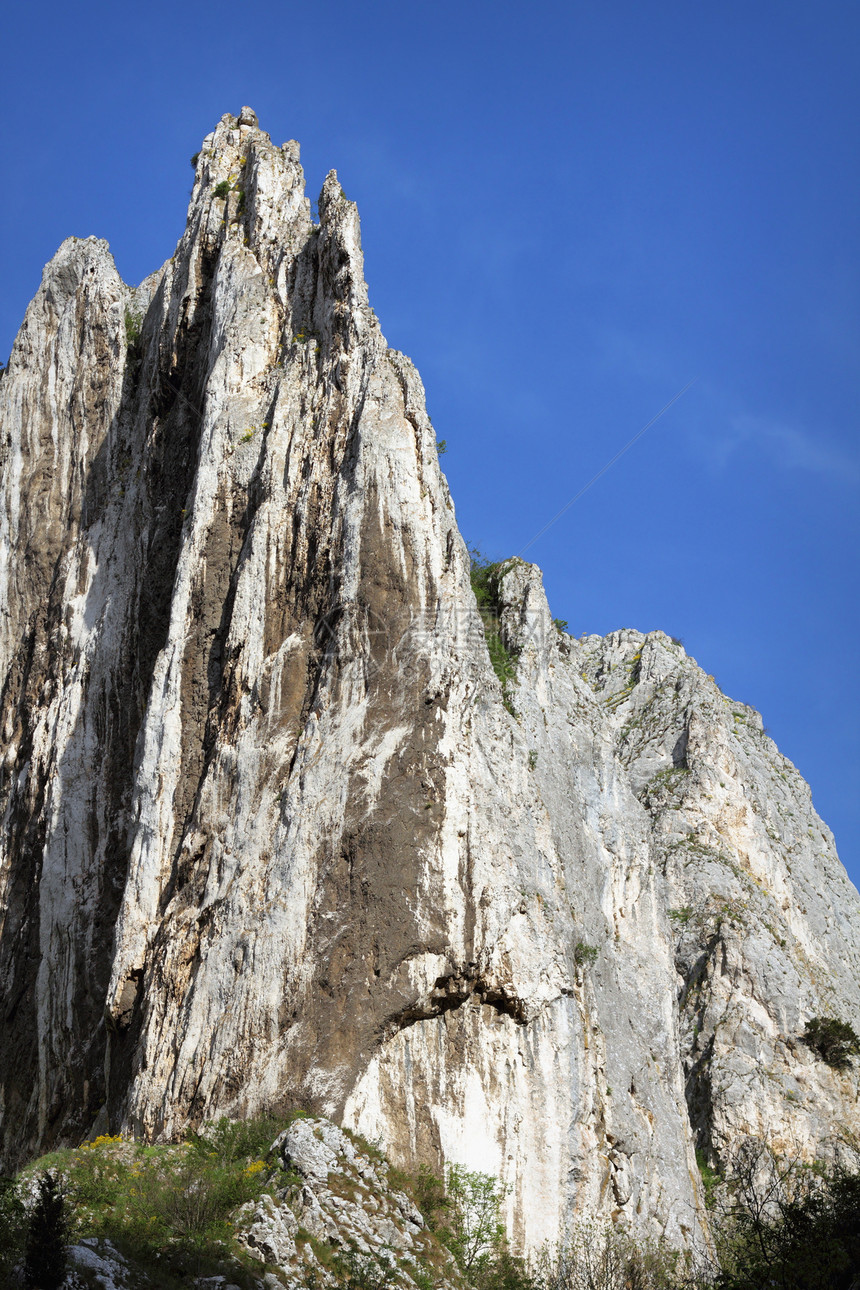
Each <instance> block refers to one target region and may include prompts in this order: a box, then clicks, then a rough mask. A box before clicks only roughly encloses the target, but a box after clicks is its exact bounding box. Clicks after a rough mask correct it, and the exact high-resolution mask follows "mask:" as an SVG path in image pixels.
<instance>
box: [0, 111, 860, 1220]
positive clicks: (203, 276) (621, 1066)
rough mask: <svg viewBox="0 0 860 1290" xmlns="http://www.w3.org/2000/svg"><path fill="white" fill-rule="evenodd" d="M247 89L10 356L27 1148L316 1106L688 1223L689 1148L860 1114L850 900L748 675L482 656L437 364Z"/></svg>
mask: <svg viewBox="0 0 860 1290" xmlns="http://www.w3.org/2000/svg"><path fill="white" fill-rule="evenodd" d="M319 213H320V223H319V225H314V224H313V223H312V221H311V214H310V207H309V203H308V201H307V199H306V197H305V196H304V179H303V175H302V171H301V168H300V166H299V161H298V146H297V145H296V144H295V143H288V144H285V145H284V146H283V147H282V148H277V147H274V146H273V145H272V143H271V142H270V140H269V138H268V136H267V135H266V134H264V133H263V132H262V131H261V130H260V129H259V128H258V127H257V124H256V118H255V117H254V115H253V113H251V112H250V111H249V110H245V111H243V113H242V115H241V116H240V117H239V118H238V119H237V118H234V117H230V116H226V117H224V118H223V119H222V121H221V122H220V124H219V125H218V127H217V129H216V130H215V131H214V133H213V134H211V135H209V136H208V137H207V138H206V140H204V143H203V147H202V150H201V152H200V154H199V158H198V161H197V171H196V177H195V184H194V189H193V193H192V198H191V204H190V207H189V215H188V223H187V227H186V231H185V234H184V235H183V237H182V239H181V241H180V243H179V245H178V246H177V249H176V252H175V254H174V255H173V257H172V258H171V259H170V260H169V261H168V262H167V263H166V264H165V265H164V266H163V268H162V269H161V270H159V272H158V273H156V274H154V275H153V276H152V277H151V278H149V279H147V281H146V282H145V283H143V284H142V285H141V286H140V287H139V288H137V289H136V290H132V289H129V288H127V287H126V286H124V285H123V283H122V282H121V281H120V279H119V277H118V275H117V272H116V269H115V267H114V264H113V261H112V259H111V257H110V254H109V251H108V248H107V246H106V244H105V243H104V242H100V241H97V240H96V239H94V238H89V239H86V240H78V239H69V240H68V241H66V242H65V243H64V244H63V246H62V247H61V248H60V250H59V251H58V253H57V255H56V256H55V258H54V259H53V260H52V261H51V263H50V264H49V265H48V267H47V268H46V270H45V274H44V278H43V282H42V286H41V288H40V290H39V292H38V294H37V296H36V298H35V300H34V301H33V303H32V305H31V306H30V308H29V310H28V311H27V315H26V318H25V321H24V325H23V327H22V329H21V332H20V334H19V336H18V339H17V341H16V344H15V348H14V350H13V353H12V357H11V360H10V364H9V368H8V372H7V374H6V375H5V376H4V377H3V379H2V382H0V407H2V412H0V418H2V421H0V424H2V432H3V437H2V454H3V456H2V464H3V473H2V497H1V498H0V685H2V693H0V705H2V711H0V721H2V741H3V743H2V752H3V771H2V776H3V777H2V801H0V809H2V834H0V846H2V852H0V920H2V921H0V983H2V1009H3V1014H2V1015H3V1021H2V1026H3V1032H2V1033H3V1042H2V1045H0V1082H2V1093H0V1097H2V1101H0V1113H2V1134H3V1150H4V1153H5V1159H6V1160H7V1162H13V1161H15V1160H16V1159H19V1158H20V1157H21V1156H22V1155H24V1154H26V1153H29V1152H32V1151H34V1150H36V1149H38V1148H43V1147H47V1146H50V1145H52V1144H54V1143H59V1142H66V1141H74V1140H76V1139H79V1138H80V1137H81V1136H83V1135H84V1134H86V1133H87V1132H89V1131H90V1130H91V1129H93V1127H97V1128H99V1129H101V1128H106V1127H110V1128H111V1129H113V1130H117V1129H120V1128H121V1129H123V1130H131V1129H134V1130H135V1131H138V1132H141V1133H143V1134H147V1135H171V1134H175V1133H179V1132H181V1131H182V1129H183V1128H184V1126H186V1125H187V1124H188V1123H196V1122H199V1121H200V1120H201V1119H203V1118H209V1117H211V1116H214V1115H216V1114H228V1115H233V1116H239V1115H242V1114H243V1113H246V1112H252V1111H255V1110H257V1109H260V1108H263V1107H266V1108H272V1109H277V1108H278V1107H287V1106H291V1105H295V1104H303V1105H306V1106H308V1107H310V1108H312V1109H314V1110H317V1111H319V1112H321V1113H323V1114H325V1115H328V1116H332V1117H334V1118H336V1119H339V1120H341V1121H343V1122H345V1123H347V1124H350V1125H352V1126H353V1127H355V1128H358V1129H360V1130H361V1131H363V1132H365V1133H366V1134H368V1136H370V1137H372V1138H376V1137H381V1138H382V1140H383V1142H384V1145H385V1147H386V1149H387V1150H388V1152H389V1153H390V1154H391V1155H392V1157H393V1158H394V1159H395V1160H397V1161H398V1162H400V1163H402V1164H414V1163H416V1162H417V1161H418V1160H425V1161H427V1162H429V1163H434V1164H436V1165H437V1166H438V1165H439V1164H440V1163H441V1161H442V1160H446V1159H447V1160H458V1161H463V1162H465V1163H467V1164H468V1165H469V1166H470V1167H473V1168H480V1169H484V1170H486V1171H488V1172H492V1173H495V1174H499V1175H500V1176H501V1178H502V1179H503V1181H504V1182H506V1183H508V1184H510V1186H511V1193H510V1197H509V1203H510V1216H511V1222H512V1226H513V1230H514V1235H515V1238H516V1239H517V1240H518V1241H520V1242H523V1243H525V1244H532V1245H534V1244H539V1243H540V1242H542V1241H544V1240H555V1239H556V1238H557V1237H558V1235H559V1234H560V1233H562V1232H563V1231H564V1228H565V1226H566V1224H568V1223H569V1222H570V1221H571V1220H572V1219H573V1217H574V1216H575V1215H576V1214H577V1213H578V1212H580V1211H583V1210H594V1209H602V1210H604V1211H607V1212H611V1213H612V1214H614V1215H616V1216H618V1217H625V1218H626V1219H627V1221H629V1222H630V1223H632V1224H634V1225H638V1226H641V1227H642V1228H643V1229H649V1230H651V1229H654V1228H658V1229H661V1230H665V1231H666V1232H667V1234H668V1235H669V1236H670V1238H671V1239H674V1240H678V1241H691V1240H694V1239H696V1238H697V1236H698V1234H700V1232H701V1230H702V1221H703V1220H702V1207H701V1196H700V1192H699V1183H698V1173H697V1169H696V1163H695V1156H694V1149H695V1148H696V1147H699V1148H700V1149H702V1150H704V1151H705V1152H706V1153H710V1155H711V1157H712V1159H716V1160H717V1161H719V1160H721V1159H725V1158H726V1156H727V1155H728V1154H730V1153H731V1151H732V1149H733V1147H734V1146H735V1145H737V1143H738V1142H739V1141H740V1140H741V1139H742V1138H743V1136H744V1135H746V1134H756V1135H764V1136H767V1137H769V1138H770V1139H771V1140H772V1141H773V1142H774V1143H775V1144H776V1145H777V1146H779V1145H782V1146H791V1145H797V1146H798V1147H799V1148H800V1149H801V1150H802V1151H803V1152H805V1153H806V1154H809V1155H814V1154H816V1153H821V1152H824V1153H829V1154H831V1155H838V1154H839V1153H840V1152H841V1153H843V1154H844V1153H850V1151H851V1150H852V1143H853V1145H854V1146H855V1147H856V1144H857V1134H858V1133H860V1115H858V1109H857V1108H858V1100H857V1098H858V1084H857V1074H856V1070H854V1069H849V1070H847V1071H844V1072H837V1071H833V1070H831V1069H830V1068H829V1067H826V1066H824V1065H823V1064H822V1063H821V1062H820V1061H817V1060H816V1059H815V1056H814V1054H813V1053H812V1052H811V1051H810V1050H809V1049H808V1048H806V1047H805V1046H804V1045H803V1043H802V1042H801V1041H800V1038H799V1036H800V1035H801V1033H802V1031H803V1027H804V1024H805V1022H806V1020H808V1018H809V1017H810V1016H812V1015H815V1014H827V1015H835V1016H839V1017H841V1018H843V1019H844V1020H848V1021H851V1022H852V1023H853V1024H855V1025H856V1026H860V995H858V988H857V980H858V969H860V901H859V900H858V896H857V893H856V891H855V890H854V889H853V887H851V885H850V883H849V882H848V880H847V878H846V876H845V874H844V870H842V868H841V866H840V865H839V862H838V859H837V858H836V855H835V851H834V848H833V841H832V838H831V836H830V834H829V833H828V831H827V830H826V828H825V827H824V826H823V825H822V824H821V822H820V821H819V820H818V817H817V816H816V815H815V813H814V811H813V810H812V805H811V801H810V798H809V791H808V789H807V787H806V785H805V784H804V782H803V781H802V779H801V778H800V777H799V775H798V774H797V772H796V771H795V770H794V768H793V767H791V765H790V763H788V762H787V761H786V760H785V759H784V758H782V757H781V756H780V755H779V753H778V752H777V751H776V749H775V747H774V746H773V744H772V743H771V741H770V740H769V739H767V737H766V736H765V735H763V733H762V731H761V723H760V720H759V719H758V717H757V716H756V714H755V713H753V712H752V711H751V709H748V708H745V707H744V706H743V705H740V704H736V703H732V702H731V701H729V700H728V699H726V698H725V697H724V696H723V695H721V694H720V692H719V690H718V689H717V687H716V686H715V685H714V684H713V681H712V680H711V679H710V678H706V677H705V676H704V674H703V673H702V672H701V671H700V670H699V668H698V667H697V666H696V664H695V663H694V662H693V660H691V659H689V658H687V657H686V655H685V654H684V652H683V650H682V649H681V648H680V647H678V646H677V645H675V644H673V643H672V642H671V641H670V640H669V638H667V637H665V636H663V634H662V633H660V632H657V633H652V634H650V635H649V636H642V635H640V634H639V633H636V632H620V633H615V634H613V635H612V636H610V637H607V638H606V639H602V638H597V637H583V638H581V639H580V640H579V641H575V640H572V639H571V638H570V637H568V636H566V635H564V634H561V633H559V632H557V631H556V629H555V628H554V627H553V625H552V621H551V619H550V616H549V611H548V608H547V605H546V599H545V597H544V594H543V590H542V587H541V580H540V574H539V571H538V570H537V569H535V568H534V567H533V566H529V565H525V564H523V563H522V562H516V561H512V562H510V563H509V564H508V565H507V566H505V570H504V575H503V577H502V578H501V584H500V601H501V606H502V620H503V624H504V630H505V633H506V637H507V640H508V643H509V645H510V647H511V648H512V649H513V650H516V651H518V672H517V681H518V683H517V685H516V686H515V687H514V690H513V700H514V705H515V707H516V710H517V715H516V717H515V716H514V715H512V714H511V713H510V712H509V711H508V710H506V707H505V705H504V703H503V696H502V692H501V688H500V686H499V684H498V682H497V680H496V678H495V675H494V673H493V670H492V668H491V666H490V662H489V657H488V654H487V650H486V645H485V643H484V637H483V629H482V626H481V621H480V618H479V617H478V614H477V612H476V607H475V602H474V597H473V595H472V592H471V588H470V583H469V561H468V556H467V552H466V550H465V547H464V544H463V542H462V539H461V538H460V535H459V532H458V530H457V527H456V522H455V519H454V512H453V507H452V505H451V500H450V496H449V493H448V488H447V484H446V482H445V479H444V477H443V475H442V474H441V472H440V470H439V464H438V460H437V454H436V447H435V433H434V431H433V429H432V427H431V425H430V423H429V421H428V418H427V415H426V412H425V410H424V395H423V390H422V387H421V382H420V380H419V377H418V375H417V373H416V372H415V369H414V368H413V367H412V365H411V364H410V362H409V361H408V359H406V358H404V357H403V356H402V355H401V354H398V353H396V352H395V351H393V350H390V349H389V348H388V347H387V345H386V342H385V339H384V337H383V336H382V333H381V332H380V329H379V325H378V322H377V320H376V317H375V315H374V314H373V311H372V310H371V309H370V308H369V306H368V303H367V289H366V286H365V283H364V277H363V269H362V257H361V247H360V240H359V225H358V215H357V211H356V208H355V206H354V205H353V204H352V203H350V202H349V201H348V200H347V199H346V197H345V196H344V194H343V192H342V191H341V189H340V187H339V184H338V182H337V177H336V175H335V174H334V172H332V173H331V174H330V175H329V176H328V178H327V179H326V182H325V185H324V187H323V191H322V194H321V197H320V201H319Z"/></svg>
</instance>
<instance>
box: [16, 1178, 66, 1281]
mask: <svg viewBox="0 0 860 1290" xmlns="http://www.w3.org/2000/svg"><path fill="white" fill-rule="evenodd" d="M67 1269H68V1262H67V1259H66V1207H65V1202H64V1200H63V1193H62V1191H61V1190H60V1186H59V1183H58V1182H57V1180H56V1178H55V1177H54V1175H53V1174H49V1173H46V1174H42V1177H41V1178H40V1179H39V1194H38V1196H37V1197H36V1204H35V1205H34V1206H33V1211H32V1213H31V1215H30V1223H29V1227H28V1231H27V1251H26V1255H25V1258H24V1284H25V1285H26V1286H27V1287H28V1290H59V1287H60V1286H62V1284H63V1281H64V1280H65V1277H66V1271H67Z"/></svg>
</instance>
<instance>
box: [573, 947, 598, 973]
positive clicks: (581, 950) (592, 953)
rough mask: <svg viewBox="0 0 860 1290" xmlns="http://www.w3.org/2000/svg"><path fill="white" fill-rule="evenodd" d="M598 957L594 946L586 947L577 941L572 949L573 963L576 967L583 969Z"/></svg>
mask: <svg viewBox="0 0 860 1290" xmlns="http://www.w3.org/2000/svg"><path fill="white" fill-rule="evenodd" d="M597 955H598V949H597V946H596V945H588V944H586V942H585V941H577V942H576V945H575V946H574V947H573V961H574V963H576V965H577V967H585V966H586V965H588V964H591V963H593V962H594V961H595V959H596V958H597Z"/></svg>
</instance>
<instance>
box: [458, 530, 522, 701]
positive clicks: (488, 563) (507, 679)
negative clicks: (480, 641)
mask: <svg viewBox="0 0 860 1290" xmlns="http://www.w3.org/2000/svg"><path fill="white" fill-rule="evenodd" d="M469 558H470V564H471V569H470V577H471V583H472V590H473V591H474V593H475V600H476V601H477V604H478V613H479V614H480V615H481V622H482V623H483V624H484V636H485V638H486V641H487V650H488V652H489V655H490V662H491V663H492V665H493V671H494V672H495V674H496V676H497V677H498V678H499V681H500V682H501V686H502V700H503V702H504V705H505V707H506V708H507V710H508V711H509V712H510V714H511V715H512V716H514V717H515V716H516V715H517V713H516V709H515V708H514V705H513V699H512V697H511V687H512V686H513V685H515V684H516V679H517V658H518V652H517V651H516V650H513V649H511V648H509V646H508V644H507V642H506V641H505V638H504V634H503V632H502V622H501V601H500V582H501V577H502V574H503V573H504V570H505V566H506V564H507V563H508V562H507V561H501V562H498V561H492V560H487V559H486V558H485V557H484V556H483V555H482V554H481V552H480V551H479V550H478V548H477V547H472V548H471V549H470V551H469Z"/></svg>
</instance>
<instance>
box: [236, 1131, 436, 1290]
mask: <svg viewBox="0 0 860 1290" xmlns="http://www.w3.org/2000/svg"><path fill="white" fill-rule="evenodd" d="M275 1147H276V1150H277V1151H278V1153H279V1155H280V1160H281V1164H282V1166H283V1168H284V1169H285V1170H288V1171H289V1172H290V1173H292V1174H294V1175H295V1176H296V1177H297V1178H298V1182H297V1183H294V1184H292V1185H290V1186H288V1187H285V1188H282V1189H281V1191H280V1192H279V1193H278V1194H277V1195H275V1196H269V1195H264V1196H262V1197H261V1199H260V1200H259V1201H258V1202H257V1203H255V1204H249V1205H246V1206H244V1207H243V1209H242V1210H240V1211H239V1212H238V1213H237V1215H236V1226H235V1231H236V1236H237V1239H238V1240H239V1242H240V1244H241V1245H242V1246H244V1248H245V1250H246V1251H247V1252H248V1254H250V1255H251V1256H252V1257H253V1258H254V1259H259V1260H260V1262H261V1264H263V1265H264V1266H266V1265H271V1266H274V1267H276V1268H277V1269H278V1271H279V1272H282V1273H284V1274H285V1275H286V1279H287V1283H288V1284H290V1285H294V1286H295V1287H296V1290H298V1287H301V1286H304V1285H306V1284H307V1278H308V1274H309V1273H313V1272H315V1273H316V1274H317V1276H318V1277H320V1278H322V1279H323V1280H325V1277H326V1271H325V1263H324V1262H323V1263H321V1262H320V1259H319V1257H318V1255H319V1254H320V1253H322V1254H323V1255H324V1256H325V1254H326V1253H327V1252H328V1251H331V1252H332V1253H333V1254H334V1255H335V1256H337V1255H340V1256H342V1257H343V1256H346V1257H349V1258H353V1259H357V1260H358V1261H359V1264H361V1265H363V1264H365V1262H366V1261H367V1260H370V1261H371V1262H370V1264H369V1266H371V1267H372V1266H374V1265H376V1266H377V1267H382V1268H386V1267H388V1268H390V1269H391V1270H392V1271H393V1272H396V1277H397V1281H398V1284H400V1285H403V1286H405V1287H407V1288H408V1287H409V1286H410V1285H414V1284H415V1281H414V1278H413V1274H415V1275H417V1276H418V1277H419V1280H420V1279H421V1278H422V1276H423V1278H424V1279H426V1277H427V1276H428V1275H429V1276H432V1279H433V1283H434V1284H435V1285H438V1286H439V1287H440V1290H450V1286H451V1284H452V1282H453V1283H454V1284H460V1281H461V1278H460V1276H459V1273H458V1271H457V1266H456V1264H455V1263H454V1260H453V1257H452V1256H451V1254H450V1253H449V1252H448V1251H447V1250H445V1249H444V1248H443V1247H442V1246H441V1245H440V1244H439V1243H438V1241H436V1239H435V1238H434V1237H433V1236H432V1235H431V1234H430V1232H429V1231H428V1230H427V1228H426V1225H425V1222H424V1218H423V1217H422V1215H421V1213H420V1212H419V1211H418V1210H417V1209H416V1208H415V1205H414V1204H413V1203H412V1201H411V1200H410V1199H409V1197H408V1196H407V1195H406V1193H405V1192H403V1191H399V1190H397V1189H396V1188H395V1187H393V1186H392V1185H391V1183H390V1181H389V1177H388V1173H389V1166H388V1163H387V1162H386V1161H385V1160H384V1159H382V1158H381V1157H379V1158H377V1159H376V1160H373V1159H371V1158H370V1156H369V1155H368V1154H367V1152H366V1151H364V1150H362V1148H361V1147H360V1145H359V1144H357V1143H356V1142H355V1141H354V1140H353V1139H352V1138H350V1137H348V1136H347V1134H345V1133H344V1132H343V1131H342V1130H341V1129H339V1128H337V1126H336V1125H334V1124H332V1123H331V1122H330V1121H328V1120H324V1119H319V1118H313V1119H303V1120H297V1121H296V1122H295V1123H294V1124H293V1125H291V1126H290V1128H289V1129H287V1130H286V1132H285V1133H283V1134H282V1135H281V1137H280V1138H279V1139H278V1141H277V1143H276V1144H275ZM314 1242H319V1243H321V1246H322V1249H320V1246H317V1252H315V1250H314V1244H313V1243H314Z"/></svg>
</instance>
